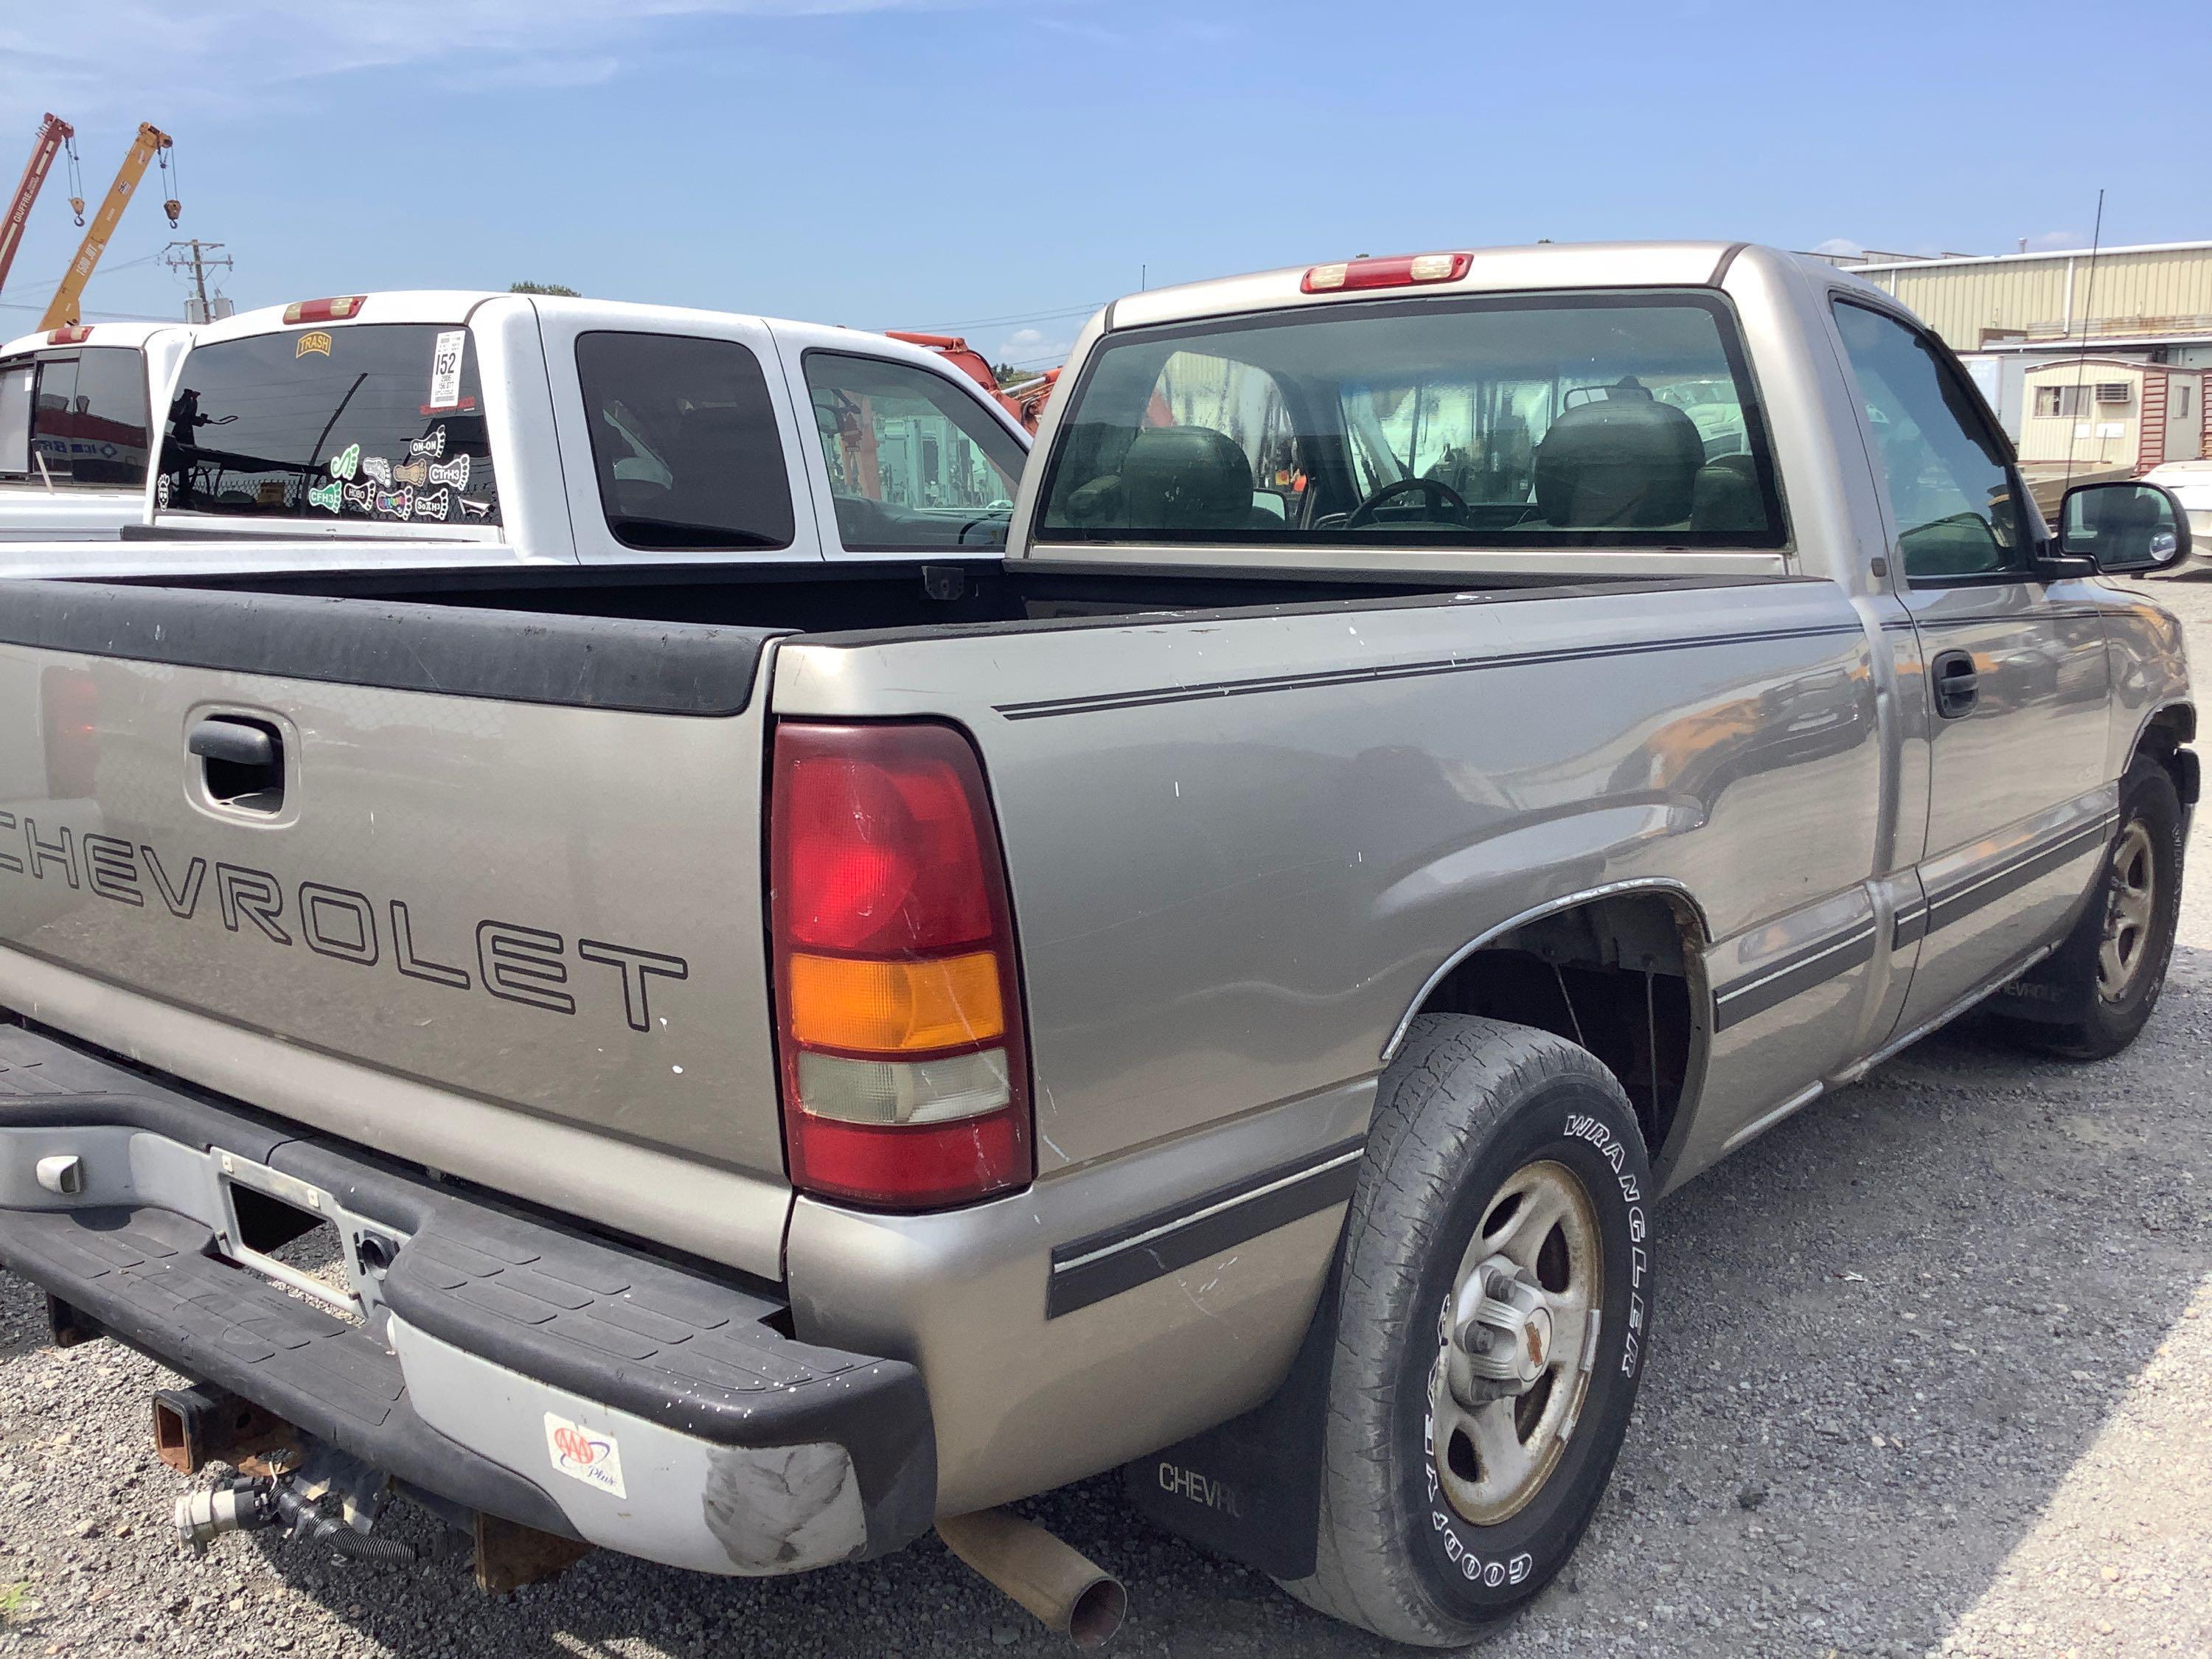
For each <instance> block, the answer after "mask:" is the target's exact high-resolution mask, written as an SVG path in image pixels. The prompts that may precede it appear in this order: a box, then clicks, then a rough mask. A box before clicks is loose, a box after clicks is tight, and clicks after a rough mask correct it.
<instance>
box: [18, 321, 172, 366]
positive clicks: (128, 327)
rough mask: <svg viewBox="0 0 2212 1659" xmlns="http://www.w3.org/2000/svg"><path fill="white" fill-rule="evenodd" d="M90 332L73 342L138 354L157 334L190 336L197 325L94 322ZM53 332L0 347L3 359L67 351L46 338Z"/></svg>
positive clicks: (66, 347)
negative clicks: (110, 347)
mask: <svg viewBox="0 0 2212 1659" xmlns="http://www.w3.org/2000/svg"><path fill="white" fill-rule="evenodd" d="M87 329H88V332H87V334H86V336H85V337H84V338H83V339H82V340H78V341H75V342H72V343H73V344H76V345H88V346H124V347H127V348H128V349H131V350H133V351H137V350H139V349H143V347H144V345H145V343H146V342H147V341H149V340H150V339H152V338H153V337H155V335H156V334H167V333H172V332H176V333H184V334H190V333H191V332H192V331H193V325H191V324H190V323H187V322H184V321H181V320H179V321H178V322H173V323H92V324H88V325H87ZM50 332H52V331H51V330H48V329H43V328H42V329H40V330H39V331H38V332H36V333H35V334H25V335H21V336H19V337H16V338H15V339H13V340H10V341H9V342H8V343H6V344H5V345H0V357H18V356H22V355H23V354H24V353H26V352H30V351H64V350H66V349H69V348H68V346H66V345H59V344H55V343H52V342H50V341H49V340H48V339H47V335H48V334H49V333H50Z"/></svg>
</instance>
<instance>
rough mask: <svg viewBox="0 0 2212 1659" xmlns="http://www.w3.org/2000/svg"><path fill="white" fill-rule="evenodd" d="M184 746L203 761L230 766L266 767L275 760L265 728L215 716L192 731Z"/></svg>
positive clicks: (270, 734)
mask: <svg viewBox="0 0 2212 1659" xmlns="http://www.w3.org/2000/svg"><path fill="white" fill-rule="evenodd" d="M185 747H186V748H188V749H190V750H191V751H192V753H194V754H195V755H197V756H198V757H200V758H201V759H203V760H211V761H226V762H228V763H229V764H231V765H233V766H267V765H268V764H269V763H270V762H271V761H274V760H275V759H276V733H275V732H271V731H270V730H268V729H267V728H266V727H265V726H249V725H247V724H246V722H245V721H244V720H225V719H223V718H222V716H220V715H217V716H216V718H214V719H212V720H202V721H201V722H200V723H199V724H198V725H197V726H194V727H192V734H191V737H190V738H186V739H185Z"/></svg>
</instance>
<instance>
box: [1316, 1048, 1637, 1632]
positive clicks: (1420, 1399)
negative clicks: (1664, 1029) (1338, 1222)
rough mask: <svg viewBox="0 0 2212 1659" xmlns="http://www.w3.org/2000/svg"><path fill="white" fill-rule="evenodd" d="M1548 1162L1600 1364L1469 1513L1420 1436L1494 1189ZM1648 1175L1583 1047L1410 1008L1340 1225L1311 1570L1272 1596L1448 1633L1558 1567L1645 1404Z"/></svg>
mask: <svg viewBox="0 0 2212 1659" xmlns="http://www.w3.org/2000/svg"><path fill="white" fill-rule="evenodd" d="M1547 1163H1548V1164H1559V1165H1564V1166H1565V1169H1566V1170H1568V1171H1569V1172H1570V1173H1571V1176H1572V1177H1573V1178H1574V1181H1575V1182H1578V1183H1579V1184H1580V1186H1581V1188H1583V1191H1584V1193H1585V1194H1586V1195H1587V1198H1588V1200H1589V1209H1588V1211H1587V1212H1584V1216H1585V1220H1584V1223H1583V1225H1585V1227H1588V1226H1589V1225H1591V1224H1592V1223H1593V1222H1594V1227H1595V1237H1596V1238H1597V1240H1598V1249H1597V1252H1596V1254H1597V1257H1598V1260H1599V1261H1600V1262H1601V1270H1600V1273H1599V1277H1598V1279H1597V1285H1598V1289H1599V1295H1598V1296H1597V1297H1596V1298H1595V1301H1596V1305H1597V1306H1598V1307H1599V1308H1600V1309H1601V1315H1600V1317H1599V1320H1598V1329H1597V1336H1596V1346H1595V1352H1594V1355H1593V1356H1592V1357H1593V1359H1594V1364H1593V1366H1592V1368H1591V1369H1590V1370H1589V1371H1588V1373H1587V1375H1588V1377H1589V1383H1588V1385H1587V1389H1586V1390H1585V1391H1584V1392H1583V1394H1582V1395H1581V1399H1582V1406H1581V1411H1580V1414H1579V1416H1578V1417H1577V1418H1575V1419H1573V1420H1572V1422H1571V1425H1570V1426H1571V1435H1570V1436H1569V1437H1567V1439H1566V1441H1565V1446H1564V1449H1561V1450H1560V1451H1559V1453H1558V1454H1557V1455H1558V1461H1557V1462H1556V1463H1553V1465H1552V1466H1551V1468H1550V1473H1549V1474H1548V1476H1547V1477H1546V1478H1545V1479H1544V1480H1543V1482H1542V1484H1541V1486H1539V1487H1538V1488H1536V1489H1535V1491H1534V1495H1533V1496H1532V1497H1529V1498H1527V1499H1526V1501H1525V1504H1524V1505H1523V1506H1522V1508H1520V1509H1519V1510H1518V1511H1517V1512H1516V1513H1513V1514H1511V1515H1510V1516H1506V1517H1505V1518H1503V1519H1501V1520H1499V1521H1498V1522H1496V1523H1495V1524H1492V1525H1480V1526H1479V1525H1475V1524H1474V1523H1472V1522H1469V1521H1468V1520H1467V1518H1466V1517H1465V1516H1464V1515H1463V1514H1462V1513H1461V1512H1460V1511H1459V1510H1458V1509H1456V1508H1455V1500H1453V1499H1452V1498H1450V1497H1449V1495H1448V1494H1447V1493H1446V1492H1443V1491H1440V1490H1439V1486H1438V1482H1437V1466H1436V1463H1435V1461H1434V1458H1433V1455H1432V1453H1431V1445H1430V1439H1431V1433H1430V1426H1429V1413H1430V1393H1429V1389H1430V1383H1431V1376H1432V1375H1433V1374H1434V1368H1435V1367H1436V1365H1437V1358H1438V1355H1439V1352H1441V1346H1442V1345H1441V1340H1440V1334H1439V1333H1440V1326H1441V1325H1442V1324H1443V1323H1444V1322H1445V1321H1443V1320H1442V1319H1440V1313H1441V1312H1442V1310H1443V1309H1445V1308H1446V1307H1447V1306H1448V1305H1449V1298H1450V1297H1451V1296H1452V1294H1453V1287H1454V1284H1455V1278H1456V1275H1457V1274H1458V1272H1459V1269H1460V1267H1461V1263H1462V1255H1463V1254H1465V1253H1466V1252H1467V1251H1468V1248H1469V1246H1470V1243H1471V1242H1472V1241H1473V1239H1474V1233H1475V1230H1476V1228H1477V1227H1478V1226H1479V1225H1481V1224H1482V1222H1483V1221H1484V1218H1485V1216H1486V1212H1487V1211H1488V1209H1489V1207H1490V1204H1491V1200H1492V1197H1493V1196H1494V1195H1496V1194H1498V1193H1499V1192H1500V1191H1501V1190H1503V1189H1504V1188H1505V1187H1506V1186H1507V1184H1508V1182H1512V1181H1515V1180H1516V1179H1518V1178H1522V1177H1524V1176H1525V1174H1526V1172H1527V1171H1528V1170H1530V1168H1531V1166H1532V1165H1537V1164H1547ZM1650 1187H1651V1180H1650V1164H1649V1162H1648V1159H1647V1158H1646V1155H1645V1151H1644V1140H1643V1136H1642V1133H1641V1132H1640V1131H1639V1129H1638V1126H1637V1121H1636V1114H1635V1111H1634V1109H1633V1108H1632V1107H1631V1106H1630V1104H1629V1103H1628V1097H1627V1096H1626V1094H1624V1093H1623V1092H1622V1091H1621V1087H1620V1083H1619V1082H1618V1081H1617V1080H1615V1079H1614V1078H1613V1074H1612V1073H1610V1072H1608V1071H1607V1069H1606V1068H1605V1066H1603V1065H1602V1064H1601V1063H1600V1061H1599V1060H1597V1059H1596V1057H1595V1056H1594V1055H1593V1054H1590V1053H1589V1051H1588V1050H1587V1049H1584V1048H1578V1047H1577V1046H1576V1045H1575V1044H1573V1043H1571V1042H1567V1041H1566V1040H1565V1038H1562V1037H1558V1036H1552V1035H1551V1034H1549V1033H1548V1032H1544V1031H1537V1030H1529V1029H1528V1027H1526V1026H1520V1025H1509V1024H1504V1023H1502V1022H1500V1021H1498V1020H1490V1019H1478V1018H1473V1017H1471V1016H1468V1015H1462V1014H1425V1015H1423V1016H1421V1017H1420V1018H1417V1019H1415V1020H1414V1022H1413V1029H1412V1031H1411V1033H1410V1034H1409V1036H1407V1041H1406V1044H1405V1047H1404V1048H1402V1049H1401V1051H1400V1053H1399V1054H1398V1056H1397V1058H1396V1060H1395V1061H1394V1062H1393V1063H1392V1065H1391V1066H1390V1068H1389V1071H1388V1072H1386V1073H1384V1074H1383V1083H1382V1087H1381V1091H1380V1093H1379V1095H1378V1097H1377V1100H1376V1111H1375V1120H1374V1125H1373V1128H1372V1131H1371V1133H1370V1139H1369V1141H1368V1150H1367V1158H1366V1160H1365V1162H1364V1164H1363V1165H1362V1167H1361V1170H1360V1175H1359V1184H1358V1188H1357V1189H1356V1191H1355V1192H1354V1194H1353V1196H1352V1210H1351V1214H1350V1216H1349V1218H1347V1222H1346V1240H1345V1253H1344V1266H1343V1273H1342V1279H1341V1282H1342V1285H1343V1291H1342V1295H1341V1297H1340V1303H1339V1307H1338V1310H1337V1318H1336V1341H1335V1347H1334V1353H1333V1355H1332V1357H1331V1360H1330V1375H1329V1385H1328V1390H1329V1391H1328V1418H1327V1422H1326V1426H1325V1430H1324V1440H1323V1455H1324V1460H1325V1461H1324V1467H1323V1473H1322V1507H1321V1536H1320V1548H1319V1553H1318V1556H1317V1561H1316V1570H1315V1572H1314V1575H1313V1577H1310V1578H1306V1579H1301V1580H1299V1581H1297V1583H1286V1584H1285V1589H1288V1590H1290V1591H1291V1594H1292V1595H1296V1596H1297V1597H1298V1599H1299V1600H1301V1601H1304V1602H1306V1603H1307V1604H1308V1605H1309V1606H1311V1607H1316V1608H1317V1609H1319V1610H1320V1611H1322V1612H1323V1613H1329V1614H1332V1615H1333V1616H1334V1617H1336V1618H1339V1619H1342V1620H1346V1622H1348V1623H1351V1624H1354V1625H1358V1626H1363V1627H1364V1628H1365V1629H1368V1630H1370V1631H1372V1632H1375V1633H1376V1634H1377V1635H1379V1636H1383V1637H1387V1638H1389V1639H1391V1640H1393V1641H1397V1642H1407V1643H1412V1644H1419V1645H1421V1646H1426V1647H1446V1646H1459V1645H1463V1644H1467V1643H1468V1642H1472V1641H1474V1640H1477V1639H1479V1638H1481V1637H1483V1636H1484V1635H1486V1634H1488V1633H1490V1632H1493V1631H1494V1630H1496V1629H1497V1628H1498V1626H1501V1625H1503V1624H1504V1622H1505V1621H1506V1620H1510V1618H1511V1617H1512V1616H1513V1615H1514V1614H1515V1613H1516V1612H1518V1611H1519V1609H1520V1608H1521V1607H1522V1606H1524V1605H1525V1604H1526V1603H1528V1601H1530V1600H1532V1599H1533V1598H1534V1596H1535V1595H1536V1594H1537V1593H1538V1592H1539V1591H1540V1590H1541V1589H1543V1588H1544V1586H1545V1585H1546V1584H1547V1583H1549V1582H1550V1580H1551V1579H1552V1577H1553V1575H1554V1574H1556V1573H1557V1572H1558V1571H1559V1569H1560V1568H1561V1567H1563V1566H1565V1565H1566V1562H1567V1559H1568V1558H1569V1557H1570V1556H1571V1554H1572V1553H1573V1552H1574V1548H1575V1546H1576V1544H1577V1542H1578V1541H1580V1540H1581V1538H1582V1535H1583V1530H1584V1528H1587V1527H1588V1526H1589V1521H1590V1517H1591V1516H1592V1515H1593V1514H1594V1513H1595V1510H1596V1509H1597V1504H1598V1500H1599V1498H1601V1496H1602V1495H1603V1494H1604V1492H1605V1487H1606V1483H1607V1480H1609V1479H1610V1478H1611V1476H1612V1474H1613V1462H1614V1460H1615V1459H1616V1458H1617V1457H1618V1455H1620V1443H1621V1438H1622V1437H1623V1436H1624V1435H1625V1434H1626V1431H1627V1428H1628V1419H1629V1414H1630V1413H1631V1411H1632V1409H1633V1407H1634V1406H1635V1403H1636V1390H1637V1384H1638V1381H1639V1379H1640V1377H1641V1375H1642V1371H1643V1360H1644V1351H1645V1347H1646V1345H1647V1343H1648V1340H1649V1334H1650V1321H1651V1292H1652V1272H1651V1265H1650V1247H1649V1244H1648V1243H1647V1242H1646V1238H1647V1232H1648V1228H1649V1225H1650V1224H1649V1215H1650V1202H1651V1192H1650ZM1494 1225H1495V1223H1493V1226H1494ZM1579 1374H1580V1373H1579V1372H1578V1373H1577V1375H1579Z"/></svg>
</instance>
